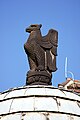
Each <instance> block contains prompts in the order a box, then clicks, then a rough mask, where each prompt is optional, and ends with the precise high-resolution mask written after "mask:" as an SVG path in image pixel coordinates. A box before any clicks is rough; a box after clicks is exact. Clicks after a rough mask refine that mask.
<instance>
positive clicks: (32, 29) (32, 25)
mask: <svg viewBox="0 0 80 120" xmlns="http://www.w3.org/2000/svg"><path fill="white" fill-rule="evenodd" d="M41 27H42V25H41V24H31V25H30V26H29V27H28V28H26V32H29V33H31V32H32V31H36V30H40V28H41Z"/></svg>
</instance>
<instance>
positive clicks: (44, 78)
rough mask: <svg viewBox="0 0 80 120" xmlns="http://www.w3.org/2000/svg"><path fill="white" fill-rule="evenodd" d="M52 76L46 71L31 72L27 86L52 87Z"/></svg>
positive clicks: (27, 79) (28, 74)
mask: <svg viewBox="0 0 80 120" xmlns="http://www.w3.org/2000/svg"><path fill="white" fill-rule="evenodd" d="M51 78H52V75H50V74H49V73H48V72H46V71H29V72H28V73H27V78H26V84H27V85H51Z"/></svg>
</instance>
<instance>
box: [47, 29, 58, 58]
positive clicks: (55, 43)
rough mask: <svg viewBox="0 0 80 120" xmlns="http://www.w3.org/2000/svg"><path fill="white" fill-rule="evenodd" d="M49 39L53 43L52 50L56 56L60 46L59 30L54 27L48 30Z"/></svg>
mask: <svg viewBox="0 0 80 120" xmlns="http://www.w3.org/2000/svg"><path fill="white" fill-rule="evenodd" d="M48 40H49V42H50V43H51V44H52V49H51V52H52V54H54V55H55V56H56V55H57V47H58V32H57V31H56V30H54V29H50V30H49V32H48Z"/></svg>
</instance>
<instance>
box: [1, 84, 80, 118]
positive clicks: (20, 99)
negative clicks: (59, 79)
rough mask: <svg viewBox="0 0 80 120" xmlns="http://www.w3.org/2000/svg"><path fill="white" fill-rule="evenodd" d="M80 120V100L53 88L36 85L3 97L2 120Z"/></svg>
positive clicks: (17, 89)
mask: <svg viewBox="0 0 80 120" xmlns="http://www.w3.org/2000/svg"><path fill="white" fill-rule="evenodd" d="M71 118H73V119H74V120H80V97H79V96H78V95H76V94H74V93H72V92H69V91H66V90H61V89H58V88H55V87H53V86H44V85H33V86H24V87H19V88H13V89H10V90H7V91H5V92H2V93H0V120H37V119H40V120H45V119H46V120H49V119H50V120H72V119H71Z"/></svg>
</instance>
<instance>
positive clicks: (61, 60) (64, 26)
mask: <svg viewBox="0 0 80 120" xmlns="http://www.w3.org/2000/svg"><path fill="white" fill-rule="evenodd" d="M35 23H37V24H40V23H41V24H42V25H43V26H42V28H41V31H42V35H46V34H47V32H48V30H49V29H51V28H53V29H56V30H57V31H58V37H59V38H58V56H57V67H58V70H57V71H56V72H55V73H53V78H52V83H53V86H56V87H57V85H58V83H61V82H63V81H65V74H64V68H65V59H66V57H67V58H68V71H71V72H72V73H73V74H74V78H75V79H78V80H80V0H0V91H4V90H7V89H10V88H14V87H20V86H23V85H25V83H26V73H27V71H28V70H29V65H28V60H27V57H26V54H25V52H24V49H23V45H24V43H25V42H26V40H27V38H28V36H29V34H28V33H26V32H25V28H26V27H28V26H29V25H30V24H35ZM68 77H72V76H71V74H70V73H68Z"/></svg>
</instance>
